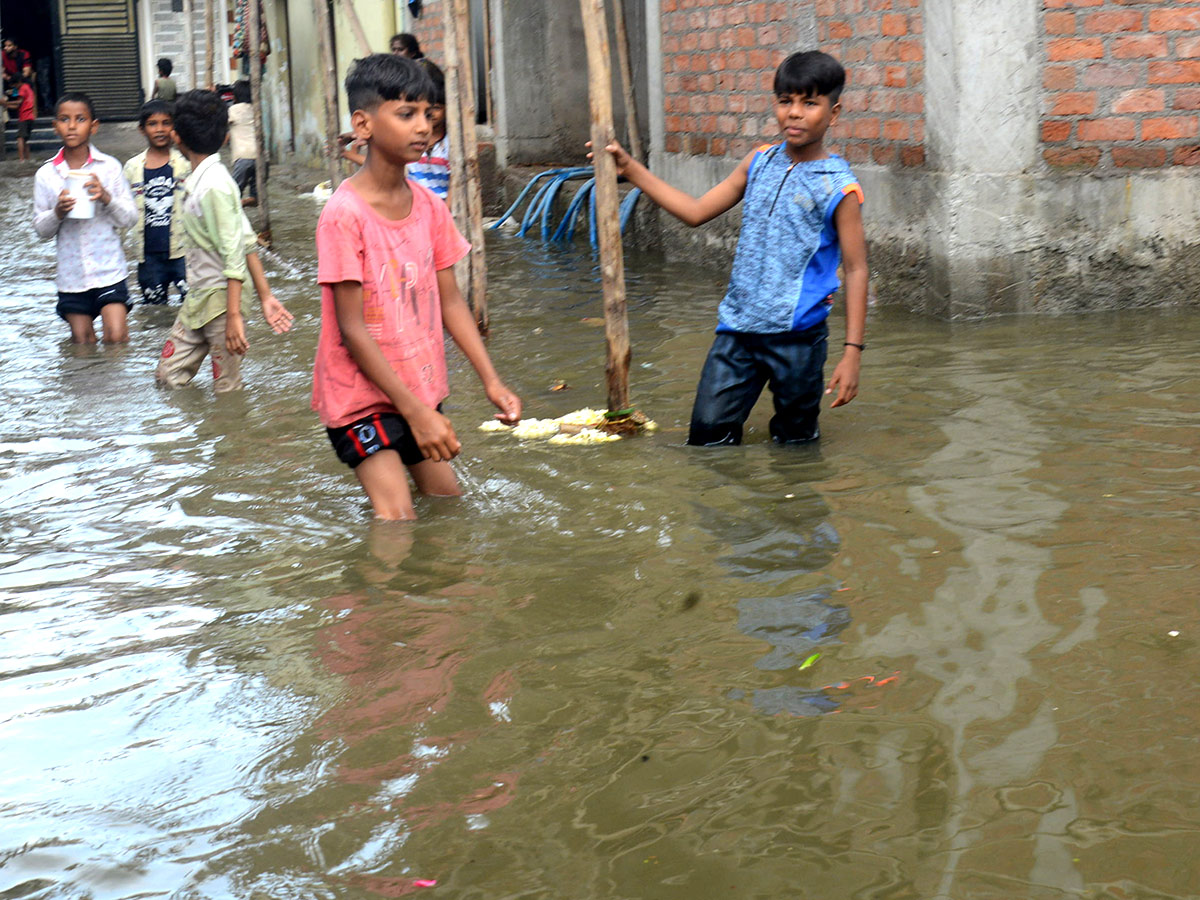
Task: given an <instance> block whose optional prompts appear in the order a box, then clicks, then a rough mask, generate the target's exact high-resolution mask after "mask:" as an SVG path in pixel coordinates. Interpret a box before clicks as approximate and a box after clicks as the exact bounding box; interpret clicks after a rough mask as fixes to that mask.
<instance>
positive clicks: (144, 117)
mask: <svg viewBox="0 0 1200 900" xmlns="http://www.w3.org/2000/svg"><path fill="white" fill-rule="evenodd" d="M158 115H163V116H170V117H171V118H172V119H174V118H175V110H174V108H173V107H172V105H171V104H170V103H168V102H167V101H166V100H147V101H146V102H145V103H143V104H142V109H141V112H139V113H138V128H145V127H146V123H147V122H148V121H149V120H150V117H151V116H158Z"/></svg>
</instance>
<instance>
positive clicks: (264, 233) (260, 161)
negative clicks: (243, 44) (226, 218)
mask: <svg viewBox="0 0 1200 900" xmlns="http://www.w3.org/2000/svg"><path fill="white" fill-rule="evenodd" d="M208 2H209V3H210V4H211V2H212V0H208ZM260 2H261V0H250V10H249V15H248V16H247V19H246V27H247V29H248V30H249V32H250V34H249V35H248V37H249V38H250V40H249V45H248V50H249V52H250V105H251V108H252V109H253V111H254V183H255V185H256V186H257V188H258V212H259V216H260V217H261V218H260V219H259V230H258V237H259V240H260V241H262V242H263V245H264V246H266V247H268V248H269V247H270V246H271V208H270V206H268V204H267V148H266V143H265V142H264V141H263V119H262V23H261V21H260V17H261V15H262V7H261V6H260V5H259V4H260Z"/></svg>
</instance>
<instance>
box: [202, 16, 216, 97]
mask: <svg viewBox="0 0 1200 900" xmlns="http://www.w3.org/2000/svg"><path fill="white" fill-rule="evenodd" d="M215 27H216V16H215V14H214V12H213V0H204V77H205V79H206V81H205V83H204V86H205V87H206V88H208V89H209V90H212V87H213V85H215V84H216V83H217V79H216V77H215V76H214V75H213V29H214V28H215Z"/></svg>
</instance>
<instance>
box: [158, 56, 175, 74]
mask: <svg viewBox="0 0 1200 900" xmlns="http://www.w3.org/2000/svg"><path fill="white" fill-rule="evenodd" d="M173 68H175V67H174V65H173V64H172V63H171V61H170V60H169V59H167V58H166V57H165V56H163V57H161V58H159V60H158V74H159V75H161V76H162V77H163V78H167V77H169V76H170V74H171V69H173Z"/></svg>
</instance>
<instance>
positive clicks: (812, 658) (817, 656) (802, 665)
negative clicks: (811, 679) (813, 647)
mask: <svg viewBox="0 0 1200 900" xmlns="http://www.w3.org/2000/svg"><path fill="white" fill-rule="evenodd" d="M820 658H821V654H820V653H814V654H813V655H812V656H810V657H809V658H808V659H806V660H805V661H804V662H802V663H800V668H801V669H807V668H808V667H809V666H811V665H812V664H813V663H815V662H816V661H817V660H818V659H820Z"/></svg>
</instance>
